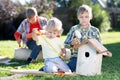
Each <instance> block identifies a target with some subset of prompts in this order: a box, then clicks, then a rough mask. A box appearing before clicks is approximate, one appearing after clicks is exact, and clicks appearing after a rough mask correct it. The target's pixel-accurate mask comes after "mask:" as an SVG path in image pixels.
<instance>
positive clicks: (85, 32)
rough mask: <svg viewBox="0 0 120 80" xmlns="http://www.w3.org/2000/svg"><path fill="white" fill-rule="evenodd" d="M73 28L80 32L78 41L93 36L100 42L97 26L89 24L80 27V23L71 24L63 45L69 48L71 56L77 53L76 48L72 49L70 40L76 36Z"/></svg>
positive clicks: (75, 55)
mask: <svg viewBox="0 0 120 80" xmlns="http://www.w3.org/2000/svg"><path fill="white" fill-rule="evenodd" d="M75 30H78V31H79V32H80V34H81V38H80V39H79V41H80V42H83V41H85V40H87V39H93V38H95V39H97V40H98V41H99V42H101V37H100V32H99V30H98V28H96V27H94V26H91V25H90V26H89V27H88V28H87V29H83V28H82V27H80V24H77V25H75V26H73V27H72V28H71V29H70V31H69V33H68V34H67V38H66V40H65V42H64V43H65V47H66V48H70V49H71V53H72V57H77V53H78V49H73V46H71V42H72V40H73V39H74V38H75V37H76V35H75Z"/></svg>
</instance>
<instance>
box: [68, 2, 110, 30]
mask: <svg viewBox="0 0 120 80" xmlns="http://www.w3.org/2000/svg"><path fill="white" fill-rule="evenodd" d="M82 4H87V5H89V6H91V7H92V12H93V19H92V20H91V24H92V25H93V26H95V27H98V28H99V29H100V31H101V32H107V31H108V30H110V29H111V27H110V26H111V24H110V19H109V18H110V15H109V13H108V12H107V11H106V10H104V9H103V8H102V7H101V6H100V4H98V3H95V4H94V3H93V2H92V1H90V0H75V1H73V0H71V5H70V6H71V8H73V9H75V10H76V9H77V8H78V7H79V6H81V5H82ZM74 21H76V17H75V18H74ZM76 22H77V21H76ZM74 24H77V23H74Z"/></svg>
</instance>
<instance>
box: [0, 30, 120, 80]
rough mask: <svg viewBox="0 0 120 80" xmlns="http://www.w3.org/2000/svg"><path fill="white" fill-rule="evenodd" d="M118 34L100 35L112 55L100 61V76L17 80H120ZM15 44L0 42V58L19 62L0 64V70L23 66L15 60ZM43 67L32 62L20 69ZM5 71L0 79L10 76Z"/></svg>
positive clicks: (34, 77) (0, 73)
mask: <svg viewBox="0 0 120 80" xmlns="http://www.w3.org/2000/svg"><path fill="white" fill-rule="evenodd" d="M119 36H120V32H109V33H101V37H102V43H103V45H104V46H105V47H106V48H107V49H108V50H109V51H111V52H112V53H113V57H112V58H108V57H105V58H103V61H102V74H101V75H96V76H80V75H77V76H65V77H60V76H56V75H55V76H51V75H44V76H26V77H21V78H19V80H120V62H119V61H120V54H119V53H120V37H119ZM65 37H66V36H62V40H63V41H64V40H65ZM17 47H18V45H17V42H16V41H11V40H5V41H4V40H2V41H0V56H8V57H9V58H10V59H11V60H12V61H13V62H19V64H15V65H13V64H11V65H5V64H0V69H8V70H13V69H14V67H15V66H19V65H23V64H24V62H25V61H22V60H15V59H13V57H14V48H17ZM42 66H43V61H36V62H32V63H31V64H30V65H29V66H27V67H26V68H21V69H36V70H38V69H39V68H40V67H42ZM10 75H11V74H10V73H9V72H7V71H0V77H3V76H10Z"/></svg>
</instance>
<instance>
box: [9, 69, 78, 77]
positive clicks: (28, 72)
mask: <svg viewBox="0 0 120 80" xmlns="http://www.w3.org/2000/svg"><path fill="white" fill-rule="evenodd" d="M10 73H11V74H25V75H37V76H42V75H60V76H61V75H66V76H76V74H75V73H67V72H65V73H63V72H57V73H46V72H43V71H38V70H10Z"/></svg>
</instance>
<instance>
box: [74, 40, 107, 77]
mask: <svg viewBox="0 0 120 80" xmlns="http://www.w3.org/2000/svg"><path fill="white" fill-rule="evenodd" d="M78 47H79V48H78V58H77V67H76V73H77V74H80V75H85V76H91V75H97V74H101V65H102V55H103V54H105V53H107V52H108V50H107V49H106V48H105V47H104V46H103V45H102V44H101V43H99V42H98V41H97V40H96V39H88V40H86V41H84V42H82V43H80V44H79V45H78Z"/></svg>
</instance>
